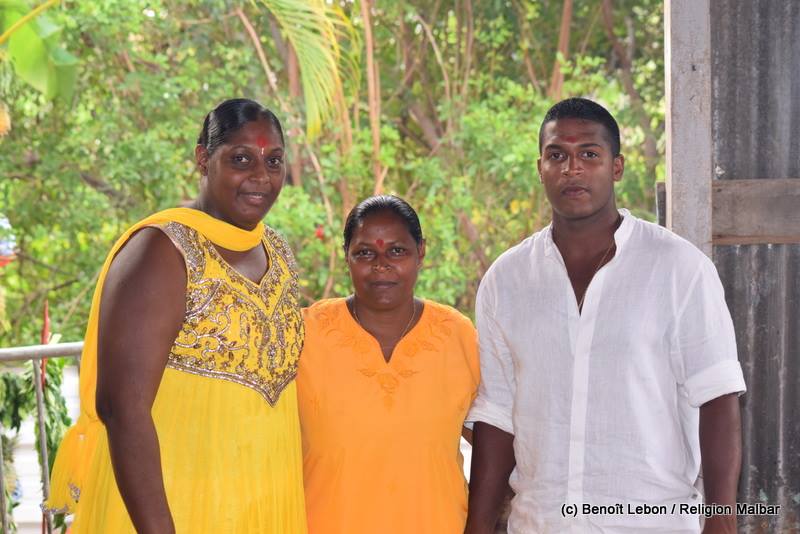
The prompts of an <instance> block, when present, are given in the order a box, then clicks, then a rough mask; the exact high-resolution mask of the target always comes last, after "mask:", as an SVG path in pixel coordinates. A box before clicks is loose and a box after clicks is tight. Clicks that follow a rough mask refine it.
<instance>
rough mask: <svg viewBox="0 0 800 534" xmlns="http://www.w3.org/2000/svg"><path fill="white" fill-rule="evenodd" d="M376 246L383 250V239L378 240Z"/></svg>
mask: <svg viewBox="0 0 800 534" xmlns="http://www.w3.org/2000/svg"><path fill="white" fill-rule="evenodd" d="M375 244H376V245H378V247H380V248H383V239H376V240H375Z"/></svg>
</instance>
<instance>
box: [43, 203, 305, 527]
mask: <svg viewBox="0 0 800 534" xmlns="http://www.w3.org/2000/svg"><path fill="white" fill-rule="evenodd" d="M146 226H156V227H159V228H160V229H161V230H162V231H164V232H165V233H166V234H167V235H168V236H169V237H170V238H171V239H172V240H173V242H174V243H175V245H176V247H177V248H178V249H179V250H180V251H181V253H182V254H183V256H184V259H185V261H186V269H187V292H186V306H187V311H186V318H185V320H184V324H183V325H182V328H181V331H180V332H179V334H178V336H177V338H176V341H175V344H174V345H173V348H172V350H171V352H170V355H169V359H168V363H167V369H166V370H165V373H164V376H163V379H162V382H161V384H160V386H159V390H158V393H157V395H156V399H155V403H154V406H153V409H152V415H153V420H154V423H155V426H156V431H157V433H158V437H159V445H160V449H161V462H162V470H163V476H164V483H165V487H166V490H167V499H168V502H169V506H170V511H171V512H172V514H173V518H174V520H175V525H176V529H177V532H178V533H183V532H196V531H198V529H199V530H200V531H208V532H212V531H213V532H265V533H276V534H277V533H303V532H305V511H304V504H303V495H302V464H301V462H302V458H301V452H300V451H301V446H300V436H299V421H298V415H297V401H296V393H295V388H294V382H293V379H294V375H295V371H296V366H297V358H298V356H299V352H300V348H301V347H302V343H303V336H304V331H303V323H302V317H301V316H300V312H299V309H298V305H297V275H296V266H295V264H294V259H293V257H292V255H291V252H290V251H289V249H288V247H287V246H286V244H285V243H284V242H283V240H282V239H281V238H280V237H278V236H277V234H275V233H274V232H273V231H272V230H271V229H269V228H266V227H264V226H263V225H259V226H258V227H257V228H255V229H254V230H252V231H245V230H241V229H239V228H237V227H234V226H232V225H229V224H227V223H224V222H222V221H219V220H217V219H214V218H212V217H210V216H208V215H206V214H205V213H202V212H200V211H197V210H191V209H185V208H178V209H173V210H166V211H164V212H160V213H158V214H156V215H153V216H151V217H148V218H147V219H144V220H143V221H140V222H139V223H137V224H136V225H134V226H133V227H132V228H131V229H129V230H128V231H127V232H126V233H125V234H124V235H123V236H122V237H121V238H120V240H119V241H117V243H116V244H115V245H114V247H113V248H112V250H111V253H110V254H109V256H108V258H107V259H106V262H105V264H104V266H103V269H102V271H101V275H100V279H99V281H98V283H97V288H96V290H95V295H94V298H93V301H92V310H91V313H90V319H89V324H88V327H87V332H86V337H85V341H84V351H83V355H82V360H81V378H80V380H81V385H80V390H81V415H80V418H79V420H78V422H77V423H76V425H75V426H73V427H72V428H71V429H70V430H69V431H68V433H67V435H66V436H65V438H64V441H63V442H62V444H61V446H60V448H59V453H58V456H57V458H56V462H55V465H54V468H53V473H52V492H51V497H50V499H49V500H48V502H47V503H46V504H45V505H46V506H47V507H49V508H51V509H56V510H60V511H67V512H73V511H74V512H75V513H76V519H75V523H74V526H73V532H75V533H82V532H86V533H89V532H91V533H96V532H104V533H118V532H119V533H127V532H131V533H132V532H134V529H133V526H132V524H131V522H130V519H129V517H128V514H127V511H126V509H125V506H124V503H123V502H122V499H121V497H120V495H119V491H118V489H117V486H116V482H115V480H114V474H113V470H112V468H111V462H110V457H109V451H108V442H107V436H106V432H105V428H104V427H103V425H102V423H101V422H100V421H99V419H98V417H97V414H96V412H95V409H94V406H95V389H96V372H97V367H96V365H97V323H98V317H99V309H98V305H99V299H100V295H101V293H102V287H103V281H104V278H105V274H106V272H107V270H108V267H109V265H110V263H111V260H112V259H113V257H114V256H115V254H116V253H117V251H118V250H119V249H120V248H121V246H122V245H123V244H124V243H125V242H126V241H127V239H128V238H129V237H130V236H131V235H132V234H133V233H134V232H135V231H136V230H138V229H141V228H143V227H146ZM259 243H262V244H263V246H264V248H265V251H266V253H267V255H268V257H269V260H270V267H269V269H268V272H267V274H266V275H265V276H264V278H263V280H262V281H261V283H259V284H255V283H253V282H252V281H250V280H248V279H247V278H245V277H244V276H242V275H239V274H238V273H237V272H236V271H235V270H234V269H232V268H231V267H230V266H229V265H228V264H227V263H226V262H225V260H224V259H223V258H222V257H221V256H220V255H219V253H218V252H217V251H216V249H215V247H214V244H216V245H218V246H220V247H223V248H226V249H230V250H248V249H251V248H253V247H255V246H257V245H258V244H259Z"/></svg>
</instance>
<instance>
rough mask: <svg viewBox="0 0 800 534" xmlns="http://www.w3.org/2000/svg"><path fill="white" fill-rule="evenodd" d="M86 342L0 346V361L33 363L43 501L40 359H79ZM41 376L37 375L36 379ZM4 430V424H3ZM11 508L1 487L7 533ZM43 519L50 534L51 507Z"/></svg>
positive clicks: (45, 472) (0, 516) (1, 474)
mask: <svg viewBox="0 0 800 534" xmlns="http://www.w3.org/2000/svg"><path fill="white" fill-rule="evenodd" d="M82 350H83V342H80V341H79V342H75V343H54V344H50V345H30V346H27V347H10V348H1V349H0V362H24V361H30V362H31V365H32V366H33V384H34V391H35V392H36V422H37V423H38V426H39V460H40V464H41V471H42V497H43V500H44V501H47V499H48V498H49V497H50V459H49V458H48V457H47V436H46V434H45V425H44V391H43V388H42V380H41V377H40V374H39V373H40V369H39V365H38V364H39V362H40V361H41V360H42V359H44V358H78V361H80V355H81V351H82ZM37 378H38V379H37ZM0 432H2V427H0ZM0 481H2V483H3V484H4V483H5V465H4V462H3V448H2V447H0ZM7 513H8V510H7V503H6V492H5V490H3V489H2V488H0V527H1V528H2V530H0V532H2V534H8V515H7ZM43 513H44V523H45V528H46V532H47V534H51V533H52V532H53V518H52V515H51V514H50V512H49V511H44V512H43Z"/></svg>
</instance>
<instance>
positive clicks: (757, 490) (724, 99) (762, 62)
mask: <svg viewBox="0 0 800 534" xmlns="http://www.w3.org/2000/svg"><path fill="white" fill-rule="evenodd" d="M711 21H712V22H711V45H712V57H711V63H712V70H711V72H712V95H713V99H712V100H713V102H712V121H713V140H714V143H713V144H714V167H715V171H716V175H717V178H718V179H769V178H800V1H797V0H752V1H750V0H714V1H712V2H711ZM798 209H800V206H798ZM776 216H779V214H776ZM714 261H715V263H716V265H717V269H718V270H719V273H720V277H721V278H722V281H723V285H724V286H725V291H726V298H727V300H728V306H729V307H730V309H731V314H732V315H733V320H734V324H735V327H736V336H737V342H738V345H739V359H740V361H741V363H742V367H743V369H744V373H745V380H746V382H747V386H748V392H747V394H746V395H745V396H743V397H742V401H741V402H742V418H743V437H744V457H743V462H742V477H741V481H740V485H739V501H740V502H749V503H756V502H764V503H768V504H779V505H780V506H781V513H780V514H779V515H777V516H744V517H741V518H740V526H741V530H742V531H743V532H758V533H760V532H765V533H766V532H769V533H773V532H800V245H733V246H724V247H720V246H718V247H714Z"/></svg>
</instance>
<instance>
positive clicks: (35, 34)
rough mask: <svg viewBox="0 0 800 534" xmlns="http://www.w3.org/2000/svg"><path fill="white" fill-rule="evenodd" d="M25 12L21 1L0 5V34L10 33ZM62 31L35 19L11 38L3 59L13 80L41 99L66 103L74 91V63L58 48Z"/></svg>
mask: <svg viewBox="0 0 800 534" xmlns="http://www.w3.org/2000/svg"><path fill="white" fill-rule="evenodd" d="M29 11H30V9H29V7H28V6H27V5H26V3H24V2H22V1H15V0H4V1H2V2H0V33H2V32H6V31H8V30H10V29H11V28H12V26H13V25H14V24H15V23H16V22H17V21H19V20H20V19H22V18H23V17H25V15H26V14H28V13H29ZM62 30H63V28H62V27H61V26H59V25H57V24H55V23H54V22H53V21H52V20H51V19H50V17H48V16H47V15H38V16H37V17H35V18H33V19H32V20H30V21H29V22H27V23H25V24H23V25H22V26H20V27H19V28H18V29H17V30H15V31H14V33H13V34H11V36H10V37H9V39H8V48H7V50H6V52H5V55H7V57H8V59H9V60H10V61H11V63H12V64H13V65H14V70H15V71H16V74H17V76H19V77H20V78H21V79H22V80H24V81H25V82H26V83H28V84H30V85H31V86H32V87H33V88H35V89H36V90H37V91H39V92H41V93H42V94H44V96H45V98H47V99H53V98H59V99H61V100H63V101H65V102H69V101H70V100H71V99H72V94H73V92H74V89H75V81H76V76H77V73H78V59H77V58H76V57H75V56H73V55H72V54H70V53H69V52H67V50H65V49H64V48H63V47H62V46H61V44H60V36H61V31H62ZM0 54H2V53H0Z"/></svg>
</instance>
